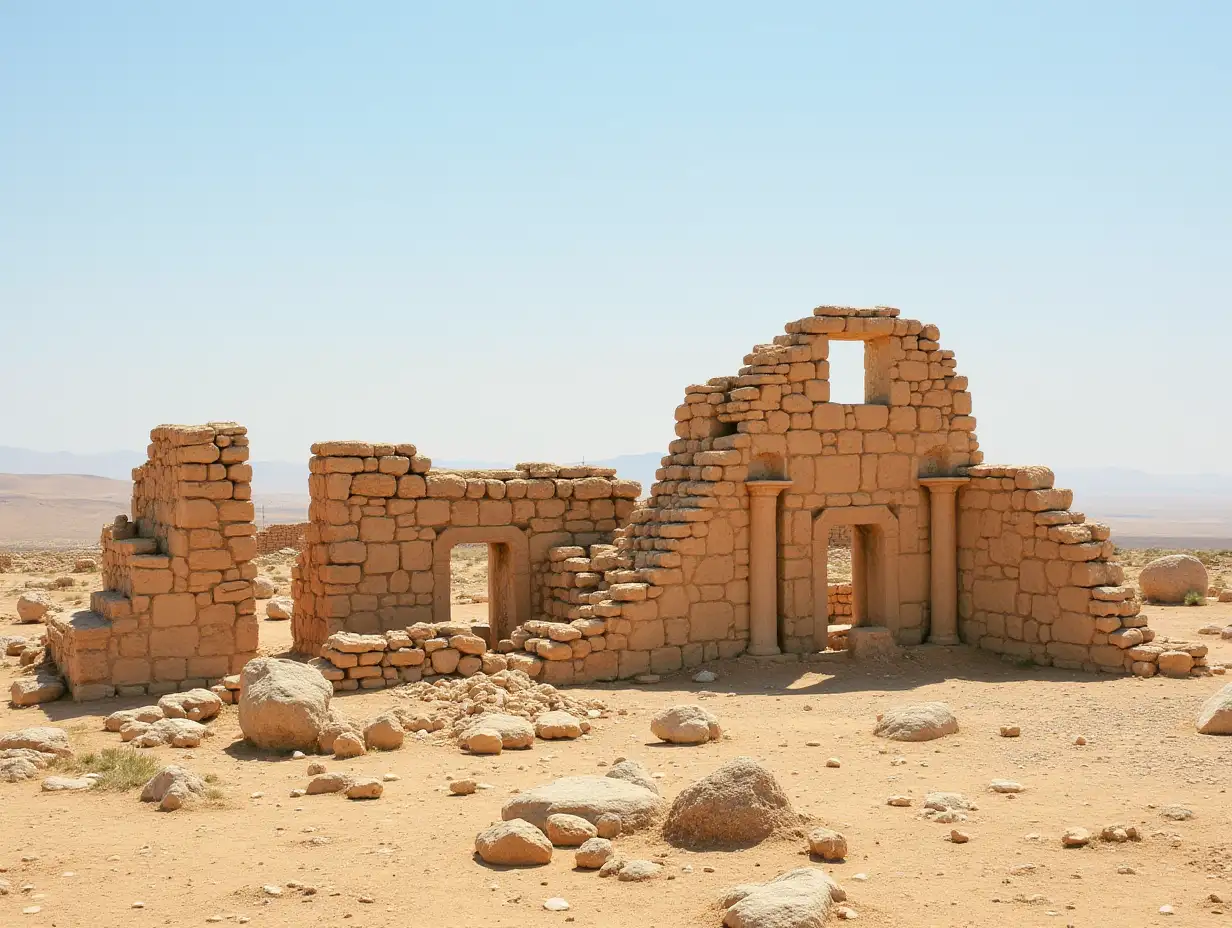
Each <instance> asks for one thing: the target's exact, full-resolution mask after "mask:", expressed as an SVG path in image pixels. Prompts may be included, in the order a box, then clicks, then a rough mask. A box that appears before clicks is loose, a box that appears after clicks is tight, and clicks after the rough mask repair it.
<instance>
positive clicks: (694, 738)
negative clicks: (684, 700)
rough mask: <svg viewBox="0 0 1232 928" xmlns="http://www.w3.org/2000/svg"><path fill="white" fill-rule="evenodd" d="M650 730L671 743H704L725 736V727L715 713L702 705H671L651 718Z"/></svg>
mask: <svg viewBox="0 0 1232 928" xmlns="http://www.w3.org/2000/svg"><path fill="white" fill-rule="evenodd" d="M650 730H651V732H653V733H654V736H655V737H656V738H658V739H659V740H660V741H666V742H668V743H670V744H704V743H705V742H707V741H717V740H719V739H720V738H721V737H723V729H722V728H721V727H720V725H719V720H718V719H717V718H716V717H715V716H714V715H713V713H711V712H709V711H707V710H706V709H703V708H702V707H701V706H696V705H685V706H669V707H668V708H666V709H663V710H661V711H660V712H658V713H656V715H655V716H654V718H652V719H651V720H650Z"/></svg>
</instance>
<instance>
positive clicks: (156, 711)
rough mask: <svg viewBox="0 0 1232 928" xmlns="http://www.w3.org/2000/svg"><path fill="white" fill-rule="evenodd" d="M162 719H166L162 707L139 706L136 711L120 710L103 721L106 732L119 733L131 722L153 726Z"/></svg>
mask: <svg viewBox="0 0 1232 928" xmlns="http://www.w3.org/2000/svg"><path fill="white" fill-rule="evenodd" d="M162 718H166V716H165V715H164V714H163V710H162V708H161V707H160V706H139V707H138V708H136V709H119V710H117V711H116V712H113V713H111V715H109V716H107V718H105V719H103V729H104V730H106V731H119V730H120V729H121V728H123V727H124V726H125V725H127V724H128V723H129V722H134V721H136V722H145V723H146V724H151V725H152V724H153V723H154V722H157V721H158V720H159V719H162Z"/></svg>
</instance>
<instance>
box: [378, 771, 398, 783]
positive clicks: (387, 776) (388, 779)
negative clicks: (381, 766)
mask: <svg viewBox="0 0 1232 928" xmlns="http://www.w3.org/2000/svg"><path fill="white" fill-rule="evenodd" d="M401 779H402V777H400V776H398V775H397V774H396V773H383V774H381V780H382V781H384V782H385V783H397V782H398V781H399V780H401Z"/></svg>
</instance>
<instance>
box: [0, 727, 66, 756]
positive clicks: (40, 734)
mask: <svg viewBox="0 0 1232 928" xmlns="http://www.w3.org/2000/svg"><path fill="white" fill-rule="evenodd" d="M15 748H25V749H26V750H29V751H37V752H38V753H40V754H47V755H50V756H53V757H72V756H73V749H72V748H71V747H69V744H68V733H67V732H66V731H64V729H62V728H53V727H52V726H50V725H35V726H33V727H31V728H20V729H18V730H17V731H6V732H0V751H5V750H11V749H15Z"/></svg>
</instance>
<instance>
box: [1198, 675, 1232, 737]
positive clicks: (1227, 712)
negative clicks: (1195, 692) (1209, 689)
mask: <svg viewBox="0 0 1232 928" xmlns="http://www.w3.org/2000/svg"><path fill="white" fill-rule="evenodd" d="M1195 725H1196V727H1197V729H1198V734H1200V735H1232V683H1229V684H1228V685H1227V686H1225V687H1223V688H1222V689H1221V690H1219V691H1218V692H1217V693H1215V694H1214V695H1213V696H1211V698H1210V699H1208V700H1207V701H1206V702H1205V703H1203V704H1202V708H1201V709H1200V710H1199V711H1198V718H1197V721H1196V722H1195Z"/></svg>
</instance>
